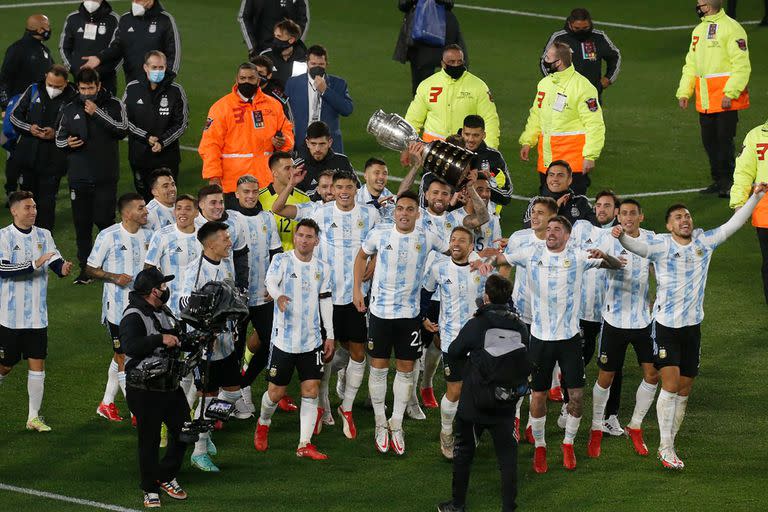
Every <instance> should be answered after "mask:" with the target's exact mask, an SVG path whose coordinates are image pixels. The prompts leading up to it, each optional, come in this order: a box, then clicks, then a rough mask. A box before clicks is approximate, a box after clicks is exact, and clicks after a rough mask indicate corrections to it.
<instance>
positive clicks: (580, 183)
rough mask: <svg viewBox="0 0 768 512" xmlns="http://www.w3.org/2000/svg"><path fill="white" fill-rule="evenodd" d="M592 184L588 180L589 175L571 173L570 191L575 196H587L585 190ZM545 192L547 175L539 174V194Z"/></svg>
mask: <svg viewBox="0 0 768 512" xmlns="http://www.w3.org/2000/svg"><path fill="white" fill-rule="evenodd" d="M591 183H592V180H591V179H590V178H589V174H584V173H583V172H575V173H573V182H572V183H571V190H573V192H574V193H575V194H577V195H581V196H585V195H587V189H588V188H589V185H590V184H591ZM546 190H547V175H546V174H543V173H539V193H540V194H542V195H543V194H544V193H545V192H546Z"/></svg>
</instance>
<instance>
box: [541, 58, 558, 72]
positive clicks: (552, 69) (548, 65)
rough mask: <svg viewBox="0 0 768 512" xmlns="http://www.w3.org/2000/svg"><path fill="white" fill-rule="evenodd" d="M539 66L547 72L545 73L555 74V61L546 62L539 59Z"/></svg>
mask: <svg viewBox="0 0 768 512" xmlns="http://www.w3.org/2000/svg"><path fill="white" fill-rule="evenodd" d="M541 66H542V67H543V68H544V69H546V70H547V73H557V61H554V62H547V61H546V59H541Z"/></svg>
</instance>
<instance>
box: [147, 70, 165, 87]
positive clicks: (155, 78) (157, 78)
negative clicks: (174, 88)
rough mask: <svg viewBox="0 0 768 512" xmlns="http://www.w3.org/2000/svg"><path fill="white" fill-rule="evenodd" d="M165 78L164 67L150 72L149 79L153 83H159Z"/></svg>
mask: <svg viewBox="0 0 768 512" xmlns="http://www.w3.org/2000/svg"><path fill="white" fill-rule="evenodd" d="M163 78H165V70H164V69H153V70H151V71H150V72H149V81H150V82H152V83H153V84H159V83H160V82H162V81H163Z"/></svg>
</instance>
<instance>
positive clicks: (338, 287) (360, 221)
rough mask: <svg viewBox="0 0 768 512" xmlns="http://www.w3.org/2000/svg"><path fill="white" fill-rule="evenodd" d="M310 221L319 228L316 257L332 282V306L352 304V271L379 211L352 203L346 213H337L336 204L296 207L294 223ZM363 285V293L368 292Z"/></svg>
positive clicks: (309, 204)
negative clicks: (328, 270) (328, 267)
mask: <svg viewBox="0 0 768 512" xmlns="http://www.w3.org/2000/svg"><path fill="white" fill-rule="evenodd" d="M306 218H311V219H314V220H315V222H317V224H318V225H319V226H320V245H319V246H318V248H317V251H315V256H316V257H317V258H319V259H321V260H322V261H324V262H326V263H328V264H329V265H330V269H331V282H332V283H333V294H332V297H333V303H334V304H335V305H338V306H343V305H344V304H350V303H351V302H352V288H353V287H354V279H353V277H352V269H353V267H354V266H355V258H356V257H357V253H358V251H359V250H360V247H361V246H362V245H363V240H365V238H366V237H367V236H368V233H370V232H371V230H372V229H373V228H374V226H376V224H377V223H378V222H379V220H380V216H379V212H378V211H377V210H376V208H375V207H373V206H369V205H360V204H355V207H354V208H352V209H351V210H350V211H348V212H344V211H342V210H340V209H339V208H338V207H337V206H336V202H335V201H331V202H330V203H325V204H319V205H318V204H317V203H302V204H297V205H296V220H297V221H298V220H301V219H306ZM368 286H369V285H368V284H367V283H363V294H364V295H365V294H367V293H368Z"/></svg>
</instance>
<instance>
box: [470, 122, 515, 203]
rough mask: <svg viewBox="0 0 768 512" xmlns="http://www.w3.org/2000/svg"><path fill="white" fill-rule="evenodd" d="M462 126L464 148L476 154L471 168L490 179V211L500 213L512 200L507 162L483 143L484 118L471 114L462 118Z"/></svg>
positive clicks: (484, 133)
mask: <svg viewBox="0 0 768 512" xmlns="http://www.w3.org/2000/svg"><path fill="white" fill-rule="evenodd" d="M463 124H464V126H462V127H461V138H462V140H463V141H464V148H466V149H468V150H470V151H473V152H474V153H475V154H476V155H477V156H475V158H474V159H472V164H471V165H472V169H477V170H478V171H481V172H484V173H485V174H487V175H488V176H490V178H491V179H489V180H488V184H489V185H491V202H492V203H493V205H489V206H492V210H493V211H492V212H491V213H496V214H497V215H498V214H500V213H501V207H502V206H504V205H507V204H509V202H510V201H511V200H512V180H511V179H510V177H509V170H507V162H505V161H504V157H503V156H502V155H501V153H500V152H499V151H498V150H496V149H494V148H492V147H489V146H488V144H486V143H485V138H486V137H487V133H486V132H485V119H483V118H482V117H481V116H478V115H475V114H471V115H468V116H467V117H465V118H464V123H463Z"/></svg>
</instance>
